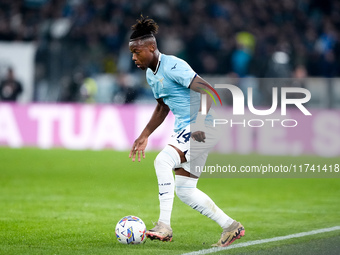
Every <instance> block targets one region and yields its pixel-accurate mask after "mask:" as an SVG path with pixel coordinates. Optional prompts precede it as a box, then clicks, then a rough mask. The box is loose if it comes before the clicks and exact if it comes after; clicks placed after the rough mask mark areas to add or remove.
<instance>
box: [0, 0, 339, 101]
mask: <svg viewBox="0 0 340 255" xmlns="http://www.w3.org/2000/svg"><path fill="white" fill-rule="evenodd" d="M0 7H1V11H0V20H1V22H0V41H1V44H0V49H1V48H2V51H1V52H7V53H8V52H10V54H5V53H3V54H0V68H1V69H0V70H1V74H2V76H4V74H5V73H6V69H7V68H8V67H12V68H14V71H15V74H16V77H17V78H18V79H19V80H21V82H22V83H23V86H24V93H23V94H22V95H21V98H20V101H22V102H79V101H86V100H88V101H91V100H92V101H95V102H97V103H136V102H149V101H153V100H154V99H153V98H152V94H151V93H150V89H149V88H148V86H147V84H146V82H145V74H144V72H142V71H139V70H137V68H136V67H134V66H133V62H132V61H131V54H130V52H129V49H128V37H129V35H130V27H131V25H132V24H133V23H134V22H135V20H136V19H137V18H138V17H139V15H140V14H141V13H142V14H143V15H144V16H149V17H152V18H154V19H155V20H156V21H157V22H158V24H159V25H160V32H159V34H158V36H157V39H158V44H159V48H160V50H161V52H163V53H165V54H174V55H176V56H178V57H181V58H183V59H185V60H186V61H187V62H188V63H189V64H190V65H191V66H192V67H193V69H194V70H195V71H196V72H197V73H199V74H201V75H202V76H203V77H205V78H206V79H208V80H209V81H210V82H211V83H212V84H215V83H217V81H220V80H221V79H224V78H225V77H249V76H250V77H261V78H264V77H299V78H306V77H319V78H320V77H327V78H333V77H339V76H340V39H339V37H340V36H339V27H340V17H339V13H340V3H339V1H331V0H298V1H294V0H286V1H265V0H243V1H222V0H213V1H202V0H198V1H179V0H168V1H150V0H141V1H125V0H61V1H57V0H2V1H1V3H0ZM8 47H9V48H8ZM25 52H26V53H25ZM25 61H26V62H25ZM23 62H25V63H26V64H25V65H24V63H23ZM23 65H24V66H23ZM86 78H92V79H94V80H89V79H87V80H86ZM93 82H95V83H93ZM84 83H85V84H87V89H88V90H90V91H89V92H88V93H90V94H91V93H92V96H93V98H92V99H88V98H87V99H84V97H83V96H82V95H84V93H86V92H85V91H84V90H86V86H83V88H81V87H82V85H83V84H84ZM91 83H93V84H91ZM333 83H336V84H337V86H340V83H339V82H338V81H337V82H336V81H335V80H333ZM306 86H311V87H316V88H315V90H317V91H318V93H316V94H315V95H314V96H319V98H315V97H314V99H315V102H314V103H315V104H316V106H317V107H328V106H329V104H330V105H331V106H333V105H332V102H333V101H332V100H333V97H330V98H329V97H328V96H329V95H333V94H332V93H329V92H330V91H331V90H329V89H328V87H329V80H326V79H321V80H320V79H317V80H316V79H314V80H311V81H310V82H309V83H308V84H307V85H306ZM333 86H336V85H335V84H333ZM92 87H96V88H92ZM92 90H93V91H92ZM82 92H83V93H82ZM319 92H320V93H319ZM339 94H340V92H338V93H337V96H338V97H339ZM318 99H319V100H318ZM320 101H321V102H320ZM338 105H339V104H338Z"/></svg>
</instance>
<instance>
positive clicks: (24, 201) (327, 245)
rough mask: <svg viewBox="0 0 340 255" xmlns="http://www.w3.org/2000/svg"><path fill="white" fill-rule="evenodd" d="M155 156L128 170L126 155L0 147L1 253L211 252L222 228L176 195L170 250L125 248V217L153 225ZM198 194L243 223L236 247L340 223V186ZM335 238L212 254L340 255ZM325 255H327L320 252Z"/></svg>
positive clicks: (209, 183) (255, 187) (248, 186)
mask: <svg viewBox="0 0 340 255" xmlns="http://www.w3.org/2000/svg"><path fill="white" fill-rule="evenodd" d="M155 156H156V152H147V153H146V159H145V160H143V161H142V162H140V163H138V162H134V163H133V162H131V160H130V159H129V158H128V152H116V151H110V150H104V151H69V150H64V149H53V150H39V149H31V148H24V149H8V148H0V254H6V255H7V254H149V255H150V254H182V253H186V252H192V251H198V250H202V249H209V248H210V247H211V246H210V245H211V244H212V243H215V242H216V241H217V240H218V238H219V236H220V227H219V226H218V225H217V224H216V223H215V222H213V221H211V220H210V219H208V218H206V217H205V216H202V215H200V214H199V213H198V212H196V211H194V210H193V209H191V208H189V207H188V206H186V205H185V204H183V203H182V202H181V201H179V199H178V198H177V197H175V202H174V210H173V214H172V215H173V216H172V228H173V231H174V238H173V242H171V243H163V242H157V241H150V240H147V242H146V243H145V244H142V245H134V246H133V245H122V244H119V243H118V242H117V240H116V238H115V234H114V228H115V225H116V223H117V221H118V220H119V219H120V218H122V217H123V216H126V215H136V216H139V217H140V218H142V219H143V221H144V222H145V224H146V225H147V227H148V228H150V227H152V221H156V220H157V218H158V213H159V212H158V187H157V182H156V176H155V173H154V169H153V160H154V158H155ZM228 157H230V160H231V161H232V162H233V163H235V164H241V163H240V162H242V164H248V165H251V164H252V162H254V161H257V162H259V161H261V162H264V163H266V162H269V161H270V162H274V161H277V162H281V161H282V162H298V163H299V162H308V161H312V160H313V162H315V163H320V164H323V163H325V162H332V163H336V162H337V163H340V162H339V158H318V157H315V156H313V157H312V156H301V157H273V156H271V157H270V156H260V155H228ZM198 187H199V188H200V189H201V190H203V191H204V192H206V193H207V194H208V195H209V196H210V197H211V198H212V199H213V200H214V201H215V202H216V204H217V205H219V206H220V207H221V208H222V209H223V210H224V211H225V212H226V213H227V214H229V215H230V216H231V217H232V218H235V219H236V220H239V221H241V222H242V223H243V225H244V226H245V229H246V235H245V237H244V238H242V239H241V240H238V241H237V242H235V243H241V242H247V241H251V240H259V239H265V238H271V237H276V236H284V235H289V234H293V233H299V232H305V231H310V230H314V229H320V228H327V227H333V226H339V225H340V178H337V179H335V178H333V179H330V178H329V179H326V178H324V179H315V178H314V179H307V178H304V179H303V178H301V179H289V178H262V179H259V178H256V179H255V178H238V179H236V178H234V179H227V178H201V179H200V180H199V183H198ZM339 244H340V231H334V232H329V233H325V234H318V235H313V236H308V237H303V238H296V239H291V240H286V241H280V242H275V243H268V244H262V245H257V246H249V247H244V248H237V249H232V250H227V251H223V252H220V253H215V254H293V253H294V254H340V247H339ZM323 252H325V253H323Z"/></svg>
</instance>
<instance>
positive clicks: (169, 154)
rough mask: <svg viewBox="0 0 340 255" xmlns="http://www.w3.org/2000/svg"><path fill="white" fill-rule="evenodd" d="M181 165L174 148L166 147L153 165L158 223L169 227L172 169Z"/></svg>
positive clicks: (173, 184)
mask: <svg viewBox="0 0 340 255" xmlns="http://www.w3.org/2000/svg"><path fill="white" fill-rule="evenodd" d="M180 163H181V159H180V156H179V154H178V152H177V151H176V150H175V148H173V147H171V146H170V145H167V146H166V147H165V148H164V149H163V150H162V151H161V152H160V153H159V154H158V155H157V157H156V159H155V162H154V165H155V169H156V175H157V180H158V189H159V196H158V197H159V209H160V214H159V219H158V220H159V221H161V222H163V223H165V224H167V225H169V226H170V218H171V212H172V205H173V201H174V192H175V183H174V176H173V173H172V169H173V168H174V167H175V166H177V165H179V164H180Z"/></svg>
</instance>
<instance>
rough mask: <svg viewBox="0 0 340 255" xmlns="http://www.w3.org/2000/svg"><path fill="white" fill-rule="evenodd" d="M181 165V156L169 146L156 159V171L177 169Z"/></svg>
mask: <svg viewBox="0 0 340 255" xmlns="http://www.w3.org/2000/svg"><path fill="white" fill-rule="evenodd" d="M180 163H181V161H180V157H179V154H178V153H177V151H176V150H175V149H174V148H173V147H171V146H169V145H167V146H166V147H165V148H164V149H163V150H162V151H161V152H160V153H159V154H158V155H157V157H156V158H155V161H154V166H155V169H156V171H158V170H159V169H163V168H171V169H173V168H175V167H176V166H177V165H179V164H180Z"/></svg>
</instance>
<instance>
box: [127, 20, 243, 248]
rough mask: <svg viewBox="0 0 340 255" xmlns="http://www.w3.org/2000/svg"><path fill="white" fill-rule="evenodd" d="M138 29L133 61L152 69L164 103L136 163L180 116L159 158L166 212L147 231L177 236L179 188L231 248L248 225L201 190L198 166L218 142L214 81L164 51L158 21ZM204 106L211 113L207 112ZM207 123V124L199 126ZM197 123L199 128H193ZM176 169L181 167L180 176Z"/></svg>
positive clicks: (139, 143)
mask: <svg viewBox="0 0 340 255" xmlns="http://www.w3.org/2000/svg"><path fill="white" fill-rule="evenodd" d="M132 30H133V33H132V34H131V36H130V42H129V48H130V51H131V53H132V60H133V61H134V62H135V64H136V65H137V67H138V68H140V69H142V70H147V71H146V79H147V82H148V84H149V85H150V86H151V89H152V91H153V94H154V97H155V98H156V100H157V102H158V103H157V106H156V108H155V110H154V113H153V114H152V116H151V119H150V121H149V122H148V124H147V125H146V127H145V128H144V130H143V131H142V133H141V134H140V136H139V137H138V138H137V139H136V140H135V142H134V144H133V146H132V149H131V151H130V155H129V157H130V158H131V157H132V161H135V159H136V156H137V157H138V161H140V160H141V156H143V158H145V148H146V146H147V143H148V137H149V136H150V135H151V133H152V132H153V131H154V130H155V129H156V128H157V127H158V126H159V125H161V123H162V122H163V121H164V119H165V118H166V116H167V115H168V113H169V111H172V113H173V114H174V116H175V127H174V133H173V135H172V136H171V137H170V140H169V144H168V145H166V146H165V148H164V149H163V150H162V151H161V152H160V153H159V154H158V155H157V157H156V159H155V161H154V166H155V170H156V176H157V180H158V187H159V203H160V215H159V219H158V222H157V224H156V225H155V227H154V228H152V229H150V230H148V231H147V232H146V236H147V237H148V238H150V239H157V240H161V241H171V240H172V229H171V226H170V218H171V211H172V206H173V200H174V192H175V190H176V194H177V196H178V198H179V199H180V200H181V201H183V202H184V203H185V204H187V205H189V206H190V207H192V208H193V209H195V210H197V211H199V212H200V213H201V214H204V215H206V216H207V217H209V218H210V219H212V220H214V221H215V222H217V223H218V224H219V225H220V226H221V227H222V229H223V230H222V235H221V238H220V239H219V240H218V242H217V243H216V244H215V245H214V246H227V245H229V244H231V243H232V242H233V241H235V240H236V239H239V238H240V237H241V236H244V233H245V230H244V227H243V226H242V224H241V223H239V222H237V221H235V220H233V219H232V218H230V217H229V216H228V215H226V214H225V213H224V212H223V211H222V210H221V209H220V208H219V207H218V206H217V205H216V204H215V203H214V202H213V201H212V200H211V198H210V197H208V196H207V195H206V194H205V193H203V192H202V191H200V190H199V189H197V187H196V186H197V181H198V178H199V176H200V172H199V171H196V170H195V169H196V168H193V167H192V166H194V165H198V166H204V165H205V161H206V159H207V156H208V152H209V151H210V150H211V149H212V148H213V147H214V145H215V144H216V143H217V141H218V137H217V136H216V135H215V134H216V130H215V129H214V128H213V127H211V123H212V118H213V116H212V115H213V111H212V109H210V106H211V103H212V99H211V98H210V97H205V98H207V100H206V102H207V104H206V105H204V107H205V109H201V108H200V106H201V94H204V93H206V92H205V91H206V89H207V88H208V87H209V85H208V83H207V82H206V81H204V80H203V79H202V78H201V77H200V76H199V75H197V74H196V73H195V72H194V71H193V70H192V68H191V67H190V66H189V65H188V64H187V63H186V62H185V61H184V60H181V59H179V58H177V57H175V56H168V55H165V54H162V53H160V52H159V50H158V48H157V43H156V39H155V36H154V34H156V33H157V31H158V25H157V24H156V23H155V21H154V20H152V19H148V18H144V17H143V16H141V18H140V19H139V20H137V23H136V24H135V25H133V26H132ZM203 89H204V90H203ZM202 108H203V107H202ZM203 110H204V112H206V113H207V114H206V115H204V114H202V112H203ZM199 111H202V112H199ZM194 123H195V124H197V125H195V124H194ZM202 123H203V125H199V124H202ZM209 123H210V126H209ZM190 124H192V125H190ZM195 126H196V130H193V129H195ZM190 129H192V130H190ZM190 138H191V139H190ZM190 166H191V167H190ZM172 170H175V178H174V176H173V173H172ZM175 187H176V188H175Z"/></svg>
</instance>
